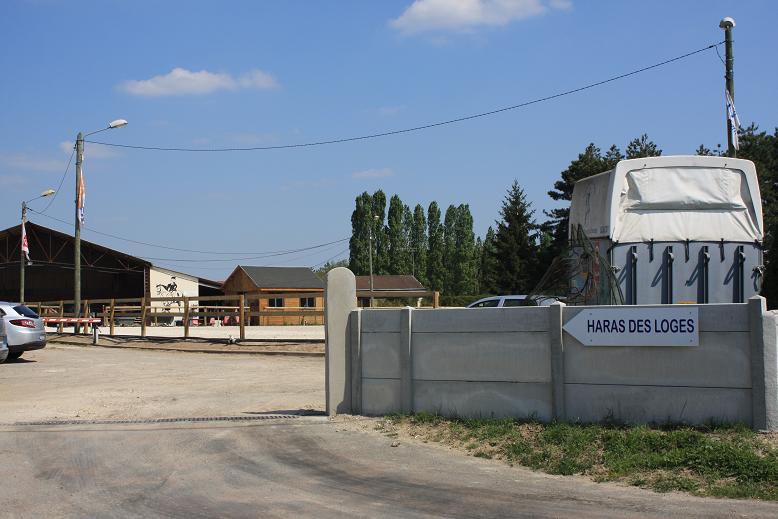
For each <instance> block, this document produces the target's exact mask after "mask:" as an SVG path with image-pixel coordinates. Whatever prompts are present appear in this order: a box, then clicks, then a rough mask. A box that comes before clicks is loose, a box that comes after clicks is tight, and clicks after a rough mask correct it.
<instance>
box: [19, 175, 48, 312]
mask: <svg viewBox="0 0 778 519" xmlns="http://www.w3.org/2000/svg"><path fill="white" fill-rule="evenodd" d="M54 193H56V191H54V190H53V189H47V190H46V191H44V192H43V193H41V194H40V195H39V196H36V197H35V198H31V199H29V200H26V201H22V226H21V236H20V239H19V265H21V266H20V267H19V302H20V303H24V269H25V267H26V266H27V261H28V259H27V258H26V257H25V254H24V241H25V240H26V239H27V233H26V231H25V230H24V224H25V223H26V222H27V204H29V203H30V202H32V201H33V200H37V199H39V198H43V197H46V196H51V195H53V194H54ZM30 263H32V262H30Z"/></svg>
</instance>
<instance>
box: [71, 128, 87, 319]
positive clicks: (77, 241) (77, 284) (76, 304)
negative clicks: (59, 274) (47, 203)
mask: <svg viewBox="0 0 778 519" xmlns="http://www.w3.org/2000/svg"><path fill="white" fill-rule="evenodd" d="M83 160H84V136H83V135H82V134H81V132H78V136H77V137H76V228H75V232H74V240H73V254H74V256H73V270H74V277H73V313H74V317H80V316H81V211H80V209H81V208H80V207H79V201H80V200H81V163H82V162H83ZM78 328H79V326H78V323H76V324H75V325H74V326H73V333H75V334H78V331H79V330H78Z"/></svg>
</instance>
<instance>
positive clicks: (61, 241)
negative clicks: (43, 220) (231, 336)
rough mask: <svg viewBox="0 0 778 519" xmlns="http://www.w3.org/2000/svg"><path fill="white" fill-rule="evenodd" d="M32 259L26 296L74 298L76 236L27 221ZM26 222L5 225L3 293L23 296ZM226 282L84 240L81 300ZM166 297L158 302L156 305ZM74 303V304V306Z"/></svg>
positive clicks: (196, 292) (208, 290)
mask: <svg viewBox="0 0 778 519" xmlns="http://www.w3.org/2000/svg"><path fill="white" fill-rule="evenodd" d="M25 227H26V230H27V242H28V246H29V249H30V262H29V263H28V264H27V265H26V266H25V277H24V278H25V283H24V284H25V298H24V299H25V301H31V302H41V301H49V302H53V301H63V300H64V301H67V300H72V299H73V292H74V284H75V280H74V277H75V272H74V263H73V256H74V250H75V247H74V245H75V240H74V238H73V236H71V235H69V234H66V233H63V232H60V231H57V230H55V229H51V228H48V227H44V226H42V225H38V224H36V223H32V222H27V223H26V224H25ZM20 259H21V225H16V226H14V227H10V228H8V229H5V230H3V231H0V299H2V300H6V301H18V300H19V279H20ZM221 293H222V292H221V284H220V283H218V282H216V281H211V280H208V279H205V278H200V277H197V276H190V275H188V274H184V273H181V272H175V271H172V270H169V269H165V268H161V267H157V266H154V265H153V264H152V263H151V262H149V261H147V260H145V259H143V258H139V257H136V256H132V255H130V254H126V253H124V252H120V251H117V250H114V249H111V248H109V247H104V246H102V245H98V244H97V243H93V242H90V241H87V240H83V239H82V240H81V300H82V302H86V301H89V300H90V299H109V298H116V299H120V298H141V297H160V296H163V297H173V296H177V295H180V296H189V297H193V298H196V297H197V296H206V295H220V294H221ZM155 304H158V305H161V304H162V303H159V302H157V303H153V304H152V306H153V305H155ZM71 310H72V309H68V311H71Z"/></svg>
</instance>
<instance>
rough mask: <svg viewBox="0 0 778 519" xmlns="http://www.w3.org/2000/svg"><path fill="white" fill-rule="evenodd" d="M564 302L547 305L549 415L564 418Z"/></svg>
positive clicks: (565, 417)
mask: <svg viewBox="0 0 778 519" xmlns="http://www.w3.org/2000/svg"><path fill="white" fill-rule="evenodd" d="M564 311H565V304H564V303H562V302H560V301H557V302H555V303H553V304H551V305H550V306H548V336H549V342H550V346H551V416H552V417H553V418H554V420H560V421H563V420H566V419H567V412H566V410H565V348H564V342H563V335H564V333H565V332H564V331H563V330H562V325H563V324H564Z"/></svg>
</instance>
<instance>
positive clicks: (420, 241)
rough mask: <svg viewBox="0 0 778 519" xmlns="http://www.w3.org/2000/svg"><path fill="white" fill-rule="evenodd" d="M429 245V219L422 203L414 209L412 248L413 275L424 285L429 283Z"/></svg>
mask: <svg viewBox="0 0 778 519" xmlns="http://www.w3.org/2000/svg"><path fill="white" fill-rule="evenodd" d="M427 247H428V245H427V219H426V218H425V216H424V207H422V205H421V204H416V207H414V209H413V225H412V227H411V236H410V248H411V254H412V255H413V265H412V267H413V275H414V276H416V279H418V280H419V282H420V283H421V284H422V285H424V286H427V284H428V279H427Z"/></svg>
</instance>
